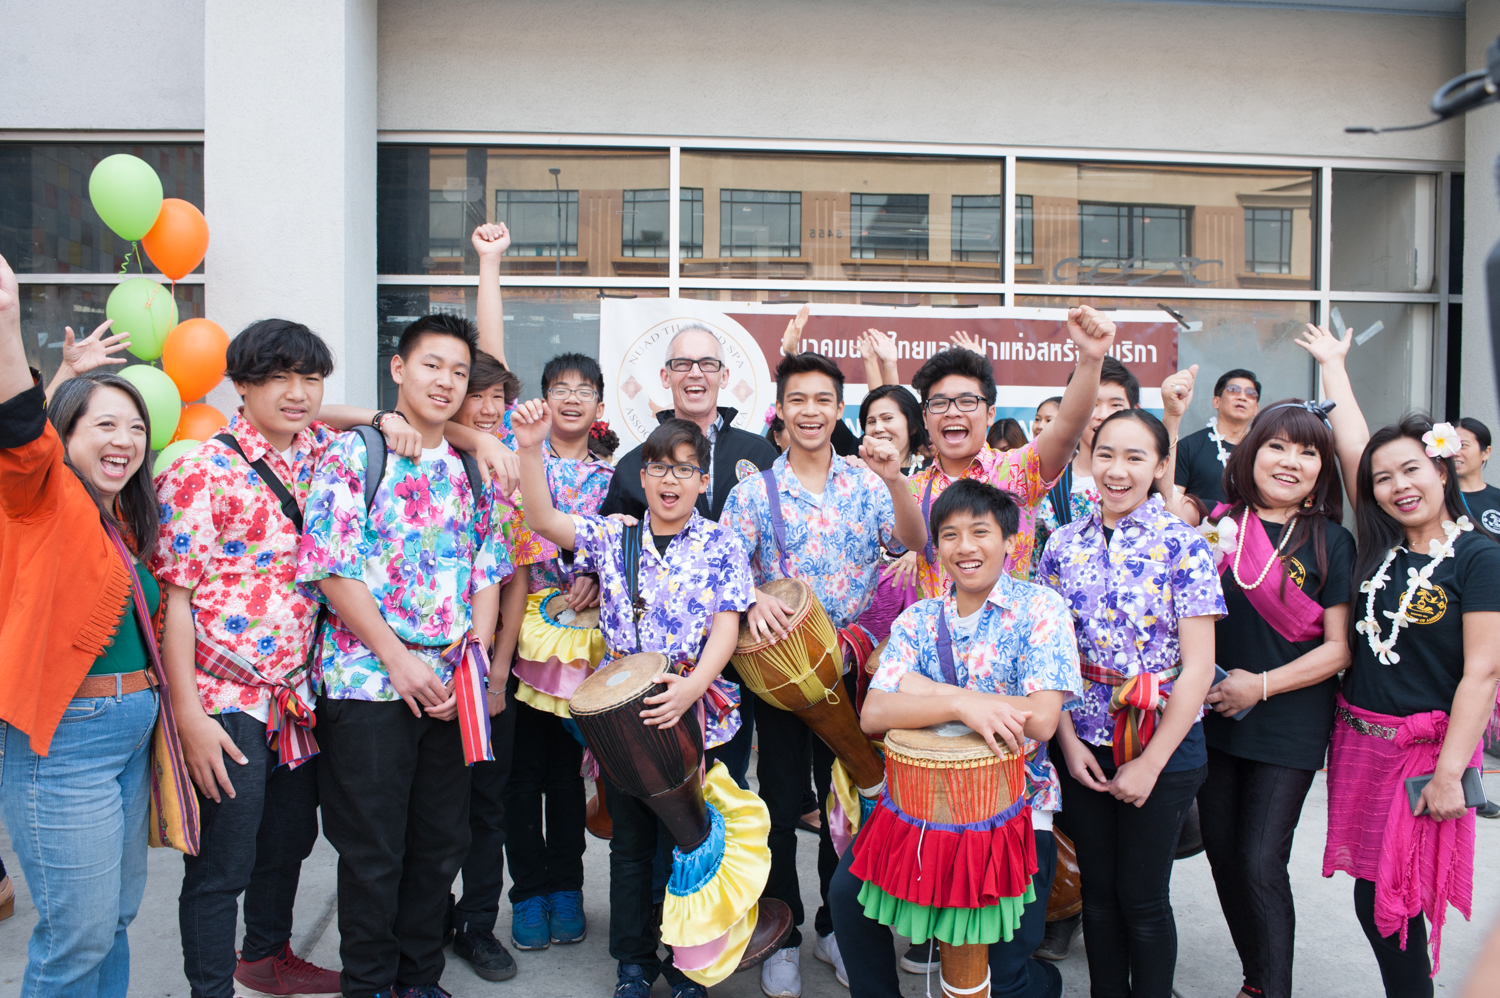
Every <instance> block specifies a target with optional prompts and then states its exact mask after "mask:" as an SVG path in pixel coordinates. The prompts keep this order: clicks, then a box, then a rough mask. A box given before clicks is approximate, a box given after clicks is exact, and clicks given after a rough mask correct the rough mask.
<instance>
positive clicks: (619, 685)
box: [568, 652, 670, 714]
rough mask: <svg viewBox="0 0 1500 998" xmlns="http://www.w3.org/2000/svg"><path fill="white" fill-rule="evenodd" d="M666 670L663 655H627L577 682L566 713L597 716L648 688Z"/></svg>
mask: <svg viewBox="0 0 1500 998" xmlns="http://www.w3.org/2000/svg"><path fill="white" fill-rule="evenodd" d="M668 671H670V670H669V669H668V668H667V657H666V656H665V655H660V654H657V653H656V652H646V653H644V654H641V655H626V656H625V657H624V658H619V659H616V660H615V661H613V662H611V663H609V664H608V665H605V666H601V667H600V668H599V669H598V670H597V671H595V673H594V674H593V675H592V676H590V677H589V678H587V679H585V680H584V681H583V682H582V683H580V684H579V686H578V689H577V690H575V691H574V693H573V697H572V699H570V700H569V701H568V710H569V711H570V712H571V713H573V714H599V713H602V712H604V711H607V710H613V709H614V708H616V707H618V706H620V705H621V704H622V703H627V702H629V701H631V700H634V699H635V698H636V697H638V696H640V695H641V694H642V693H644V692H645V691H646V690H648V689H650V688H651V686H652V683H651V677H653V676H660V675H661V674H663V673H665V672H668Z"/></svg>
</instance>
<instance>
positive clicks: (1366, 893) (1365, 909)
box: [1354, 880, 1432, 998]
mask: <svg viewBox="0 0 1500 998" xmlns="http://www.w3.org/2000/svg"><path fill="white" fill-rule="evenodd" d="M1354 914H1355V915H1356V916H1358V918H1359V927H1360V928H1362V929H1364V930H1365V938H1366V939H1368V940H1370V948H1371V949H1372V950H1374V951H1375V962H1376V963H1378V964H1379V965H1380V979H1381V980H1382V981H1384V982H1385V994H1386V998H1432V960H1431V959H1430V958H1429V957H1428V955H1427V922H1426V920H1425V919H1423V918H1422V916H1421V915H1413V916H1412V917H1411V918H1410V919H1408V920H1407V923H1406V949H1402V948H1401V933H1400V931H1399V930H1398V931H1396V932H1393V933H1391V934H1390V935H1388V936H1382V935H1381V934H1380V930H1379V929H1377V928H1376V927H1375V881H1373V880H1355V881H1354Z"/></svg>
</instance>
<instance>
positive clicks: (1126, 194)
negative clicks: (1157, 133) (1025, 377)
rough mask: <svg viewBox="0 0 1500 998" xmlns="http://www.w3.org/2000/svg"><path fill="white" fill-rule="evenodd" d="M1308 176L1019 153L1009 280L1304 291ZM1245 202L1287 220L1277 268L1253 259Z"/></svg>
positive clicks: (1308, 252)
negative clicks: (1084, 160) (1012, 275)
mask: <svg viewBox="0 0 1500 998" xmlns="http://www.w3.org/2000/svg"><path fill="white" fill-rule="evenodd" d="M1314 179H1315V178H1314V176H1313V174H1312V172H1311V171H1308V170H1276V169H1258V168H1249V167H1244V168H1235V167H1207V166H1168V165H1141V164H1132V163H1078V162H1065V161H1058V160H1019V161H1017V163H1016V196H1017V202H1016V209H1017V210H1016V229H1017V233H1016V237H1017V238H1016V242H1017V255H1016V281H1017V282H1018V283H1022V284H1093V285H1101V284H1102V285H1109V284H1116V285H1127V286H1140V285H1150V286H1162V287H1173V286H1175V287H1207V288H1215V287H1217V288H1281V289H1290V288H1311V287H1313V256H1314V253H1313V220H1314V218H1315V217H1316V214H1315V211H1314V200H1315V193H1316V184H1315V183H1314ZM1023 199H1024V200H1023ZM1252 209H1255V210H1257V211H1258V210H1259V209H1272V210H1275V211H1276V212H1278V213H1281V212H1285V213H1286V214H1284V215H1283V214H1278V215H1277V218H1278V219H1282V220H1284V219H1286V218H1289V219H1290V221H1289V223H1286V222H1284V224H1283V225H1282V229H1283V232H1282V233H1281V234H1280V236H1279V238H1280V240H1282V241H1281V242H1277V243H1276V244H1275V255H1274V259H1275V261H1276V267H1275V269H1274V270H1272V269H1271V268H1268V267H1264V266H1256V265H1255V263H1256V261H1257V260H1261V259H1264V257H1263V256H1262V255H1261V254H1262V251H1261V249H1260V246H1261V242H1262V234H1261V233H1259V232H1256V233H1252V232H1250V231H1249V230H1248V229H1247V226H1248V225H1249V224H1250V223H1251V221H1252V220H1258V219H1259V218H1260V216H1259V214H1252ZM1023 225H1024V227H1025V228H1024V229H1023ZM1023 239H1024V240H1026V241H1023ZM1283 244H1284V245H1285V250H1284V251H1283V248H1282V247H1283ZM1252 247H1253V248H1254V252H1253V253H1252V252H1251V249H1252ZM1265 252H1267V253H1269V252H1270V251H1269V249H1268V250H1266V251H1265ZM1283 258H1284V259H1285V269H1283V267H1282V262H1283Z"/></svg>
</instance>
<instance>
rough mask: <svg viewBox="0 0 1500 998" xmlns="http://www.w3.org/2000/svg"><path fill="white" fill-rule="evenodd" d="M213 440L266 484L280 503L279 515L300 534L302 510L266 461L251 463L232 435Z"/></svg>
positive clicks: (263, 459)
mask: <svg viewBox="0 0 1500 998" xmlns="http://www.w3.org/2000/svg"><path fill="white" fill-rule="evenodd" d="M214 439H215V440H217V441H218V442H219V443H221V444H223V445H224V446H225V447H228V448H230V449H231V450H233V451H234V452H235V453H236V454H238V455H239V456H240V459H241V460H243V461H244V462H245V463H246V464H248V465H250V467H251V469H253V470H254V472H255V473H256V474H257V475H259V476H260V480H261V481H262V482H265V483H266V488H268V489H270V490H271V494H272V495H274V496H275V497H276V501H277V502H279V503H281V514H282V515H283V516H285V517H286V518H287V519H288V520H291V521H292V526H294V527H296V528H297V533H299V534H300V533H302V510H300V509H299V508H297V499H296V497H294V496H293V495H292V493H291V492H290V491H288V490H287V487H286V483H285V482H283V481H282V480H281V477H280V476H279V475H277V474H276V472H274V471H272V470H271V466H270V465H269V464H267V463H266V459H265V458H261V459H260V460H259V461H251V460H250V459H249V458H248V457H246V456H245V449H244V448H243V447H241V446H240V442H239V441H238V440H236V439H235V438H234V436H233V435H232V434H229V433H220V434H219V435H218V436H216V437H214Z"/></svg>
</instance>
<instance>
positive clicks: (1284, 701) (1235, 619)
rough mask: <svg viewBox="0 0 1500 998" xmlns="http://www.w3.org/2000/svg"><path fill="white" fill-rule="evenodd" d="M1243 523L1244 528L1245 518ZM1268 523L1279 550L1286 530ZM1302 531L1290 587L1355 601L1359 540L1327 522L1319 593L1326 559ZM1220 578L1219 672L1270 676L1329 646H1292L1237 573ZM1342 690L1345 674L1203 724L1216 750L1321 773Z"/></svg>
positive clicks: (1302, 528)
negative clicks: (1223, 611)
mask: <svg viewBox="0 0 1500 998" xmlns="http://www.w3.org/2000/svg"><path fill="white" fill-rule="evenodd" d="M1243 515H1244V514H1243V513H1241V514H1239V516H1243ZM1235 522H1236V523H1238V522H1239V518H1238V516H1237V517H1236V520H1235ZM1261 523H1262V524H1263V525H1264V526H1265V528H1266V537H1268V538H1269V539H1270V541H1271V544H1272V545H1273V546H1274V545H1276V544H1277V543H1279V542H1280V540H1281V531H1282V524H1279V523H1267V522H1266V521H1265V520H1262V521H1261ZM1296 529H1297V533H1298V534H1299V535H1300V536H1299V537H1294V538H1293V540H1294V541H1296V543H1295V545H1293V546H1292V548H1291V552H1290V559H1289V560H1288V562H1287V569H1288V571H1287V585H1288V586H1291V585H1292V584H1294V583H1295V584H1296V586H1297V587H1298V588H1299V589H1301V590H1302V591H1303V592H1304V593H1306V594H1307V595H1309V596H1311V597H1312V598H1313V599H1314V600H1315V601H1317V603H1318V604H1319V605H1320V606H1323V607H1325V608H1327V607H1330V606H1338V605H1339V604H1340V603H1348V602H1349V579H1350V576H1351V575H1352V574H1353V571H1354V537H1353V536H1352V535H1351V534H1350V533H1349V531H1347V530H1345V529H1344V528H1343V527H1342V526H1340V525H1339V524H1337V523H1334V522H1332V521H1331V520H1325V521H1324V529H1325V535H1324V550H1325V551H1326V552H1327V558H1328V574H1327V578H1326V580H1323V581H1324V585H1323V588H1322V589H1321V590H1319V589H1318V583H1319V581H1320V576H1319V573H1318V558H1317V555H1316V554H1315V552H1314V548H1313V544H1312V532H1311V531H1310V530H1309V529H1308V525H1307V523H1306V522H1305V521H1304V522H1300V523H1298V525H1297V528H1296ZM1241 574H1242V575H1244V576H1245V580H1246V581H1247V582H1252V583H1253V582H1254V581H1255V579H1254V577H1253V576H1251V575H1250V573H1249V572H1248V570H1246V571H1242V572H1241ZM1257 574H1259V573H1257ZM1219 580H1220V582H1221V583H1222V585H1223V587H1224V605H1225V607H1226V608H1227V609H1228V611H1229V612H1228V613H1227V614H1226V615H1225V616H1223V617H1221V618H1220V619H1219V620H1218V622H1217V623H1215V624H1214V644H1215V647H1216V648H1217V657H1218V661H1219V666H1220V667H1221V668H1223V669H1224V671H1225V672H1228V671H1230V670H1232V669H1244V670H1245V671H1246V672H1254V673H1262V672H1270V671H1271V670H1272V669H1275V668H1278V667H1279V666H1283V665H1285V664H1287V663H1288V662H1290V661H1292V660H1293V659H1296V658H1300V657H1301V656H1303V655H1306V654H1307V653H1308V652H1310V651H1313V650H1314V649H1316V648H1317V647H1318V646H1319V645H1321V644H1322V643H1323V639H1322V638H1313V639H1311V640H1309V641H1288V640H1287V639H1286V638H1285V637H1283V636H1282V635H1281V634H1280V632H1278V631H1277V630H1276V628H1274V627H1272V626H1271V625H1270V624H1268V623H1266V620H1265V618H1264V617H1262V616H1261V615H1260V614H1259V613H1258V612H1256V609H1255V606H1254V605H1253V604H1252V603H1251V602H1250V597H1248V596H1246V595H1245V591H1244V590H1243V589H1241V588H1240V585H1239V583H1238V582H1236V581H1235V578H1234V572H1233V571H1232V570H1230V571H1226V572H1225V573H1224V574H1223V575H1221V576H1219ZM1263 585H1265V586H1271V585H1272V583H1271V582H1270V581H1267V582H1265V583H1263ZM1272 592H1273V593H1274V592H1275V590H1274V589H1273V590H1272ZM1338 687H1339V681H1338V676H1336V675H1335V676H1329V677H1328V678H1327V679H1325V680H1323V681H1322V682H1321V683H1318V684H1317V685H1315V686H1304V687H1303V688H1302V689H1300V690H1289V691H1288V692H1286V693H1279V694H1277V695H1276V696H1273V697H1271V699H1269V700H1266V701H1265V702H1263V703H1261V702H1257V703H1256V705H1255V707H1254V708H1253V709H1252V710H1251V711H1250V713H1248V714H1246V715H1245V716H1244V718H1243V719H1241V720H1238V721H1236V720H1234V719H1232V718H1228V717H1224V716H1223V715H1222V714H1219V713H1218V712H1217V711H1210V713H1209V714H1208V716H1207V717H1205V718H1204V719H1203V732H1204V735H1205V737H1206V738H1207V739H1208V744H1209V745H1210V746H1211V747H1212V748H1215V749H1218V750H1219V751H1220V752H1227V753H1229V754H1230V755H1233V756H1238V757H1239V758H1241V759H1253V760H1254V761H1256V762H1264V763H1269V764H1271V765H1273V766H1287V767H1290V768H1292V769H1321V768H1323V761H1324V758H1325V756H1326V755H1327V753H1328V739H1329V736H1330V735H1331V734H1332V730H1333V695H1334V693H1336V692H1337V691H1338Z"/></svg>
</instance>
